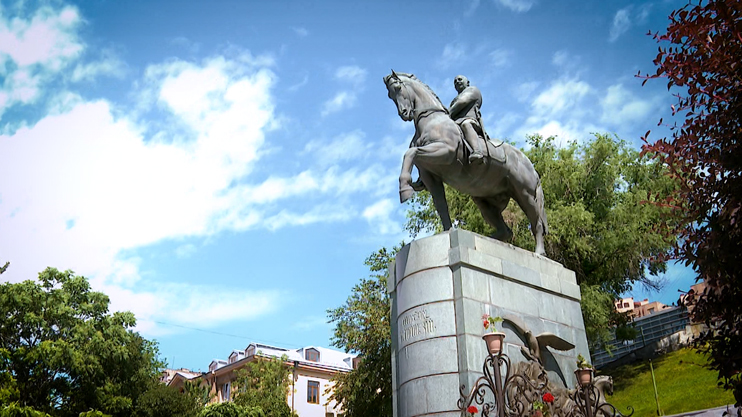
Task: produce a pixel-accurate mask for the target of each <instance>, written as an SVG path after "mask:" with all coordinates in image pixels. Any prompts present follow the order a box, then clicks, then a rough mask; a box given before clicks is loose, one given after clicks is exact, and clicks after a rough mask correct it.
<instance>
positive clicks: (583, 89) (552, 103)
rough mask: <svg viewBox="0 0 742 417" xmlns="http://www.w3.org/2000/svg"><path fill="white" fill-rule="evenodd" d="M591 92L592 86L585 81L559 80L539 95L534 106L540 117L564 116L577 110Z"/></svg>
mask: <svg viewBox="0 0 742 417" xmlns="http://www.w3.org/2000/svg"><path fill="white" fill-rule="evenodd" d="M591 90H592V89H591V87H590V85H589V84H587V83H586V82H584V81H578V80H558V81H555V82H554V83H552V85H551V86H550V87H549V88H548V89H547V90H546V91H543V92H542V93H541V94H539V95H538V96H537V97H536V98H535V99H534V101H533V103H532V106H533V109H534V110H535V112H536V114H538V115H544V116H549V117H554V116H558V115H560V114H564V112H565V111H570V110H571V111H574V110H577V109H578V104H579V103H580V101H581V100H582V99H583V98H584V97H585V96H586V95H587V94H589V93H590V92H591Z"/></svg>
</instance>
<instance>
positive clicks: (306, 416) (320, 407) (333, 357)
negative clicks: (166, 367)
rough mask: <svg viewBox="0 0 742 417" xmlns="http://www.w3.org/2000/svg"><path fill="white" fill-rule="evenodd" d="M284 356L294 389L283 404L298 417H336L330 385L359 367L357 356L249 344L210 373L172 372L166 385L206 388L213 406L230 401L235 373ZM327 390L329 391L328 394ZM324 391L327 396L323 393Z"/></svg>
mask: <svg viewBox="0 0 742 417" xmlns="http://www.w3.org/2000/svg"><path fill="white" fill-rule="evenodd" d="M284 355H285V356H286V357H287V358H288V359H287V364H288V365H289V366H291V367H292V377H293V378H292V379H293V386H292V387H290V388H289V394H288V397H287V398H286V401H287V403H288V405H289V407H291V409H292V410H294V411H295V412H296V413H297V414H298V415H299V417H339V416H342V415H343V410H342V409H341V408H340V406H339V404H336V403H335V402H334V401H330V400H329V397H330V395H331V393H332V384H333V383H332V381H330V379H331V378H332V377H333V376H334V375H335V374H337V373H338V372H350V371H351V370H352V369H354V368H355V367H356V366H357V364H358V360H359V359H358V358H357V357H356V355H352V354H348V353H344V352H340V351H337V350H333V349H327V348H323V347H317V346H308V347H304V348H300V349H284V348H280V347H275V346H269V345H263V344H259V343H251V344H249V345H248V346H247V347H246V348H245V350H233V351H232V353H231V354H230V355H229V357H228V358H227V360H222V359H215V360H213V361H211V363H210V364H209V371H208V372H203V373H200V374H195V375H193V374H188V373H186V372H179V371H176V372H173V375H172V377H170V379H169V380H168V381H167V384H168V385H169V386H173V387H178V388H179V387H183V385H184V384H185V381H191V382H193V383H197V384H200V385H205V386H208V387H209V388H210V389H211V393H212V396H213V397H212V402H213V403H216V402H224V401H230V400H231V399H232V393H233V392H234V390H235V389H236V388H235V387H234V381H235V380H236V379H237V373H236V371H237V370H239V369H242V368H244V367H245V366H246V365H247V364H248V363H250V362H253V361H256V360H261V359H262V360H265V359H270V358H281V357H282V356H284ZM328 388H329V390H328ZM325 391H327V393H325Z"/></svg>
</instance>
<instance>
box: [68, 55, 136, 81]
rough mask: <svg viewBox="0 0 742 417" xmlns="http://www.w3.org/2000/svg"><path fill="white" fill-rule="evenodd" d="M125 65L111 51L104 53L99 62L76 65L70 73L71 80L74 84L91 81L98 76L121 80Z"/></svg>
mask: <svg viewBox="0 0 742 417" xmlns="http://www.w3.org/2000/svg"><path fill="white" fill-rule="evenodd" d="M125 70H126V64H125V63H124V62H122V61H121V60H120V59H119V58H118V57H117V56H115V55H114V53H113V52H111V51H105V52H104V53H103V56H102V57H101V59H100V60H97V61H93V62H88V63H78V64H77V65H76V66H75V69H74V70H73V71H72V76H71V79H72V81H74V82H79V81H91V80H94V79H96V78H98V77H99V76H102V75H105V76H111V77H116V78H121V77H123V76H124V73H125Z"/></svg>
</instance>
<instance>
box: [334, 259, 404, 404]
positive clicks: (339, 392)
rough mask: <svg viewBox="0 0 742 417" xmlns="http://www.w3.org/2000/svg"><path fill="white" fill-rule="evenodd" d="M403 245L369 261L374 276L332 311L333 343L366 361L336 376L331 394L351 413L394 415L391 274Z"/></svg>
mask: <svg viewBox="0 0 742 417" xmlns="http://www.w3.org/2000/svg"><path fill="white" fill-rule="evenodd" d="M398 250H399V248H393V249H392V250H387V249H386V248H382V249H380V250H379V251H377V252H375V253H373V254H372V255H371V256H369V257H368V258H367V259H366V265H367V266H368V267H369V269H370V270H371V272H372V275H371V277H369V278H364V279H361V282H360V283H358V284H357V285H356V286H355V287H353V291H352V293H351V295H350V296H349V297H348V299H347V300H346V302H345V304H344V305H342V306H340V307H338V308H336V309H332V310H328V312H327V313H328V317H329V319H330V322H331V323H334V324H335V331H334V334H333V337H332V344H333V346H336V347H338V348H341V349H344V350H345V351H346V352H355V353H358V354H359V356H360V357H361V359H362V360H361V362H360V364H359V365H358V367H357V368H356V369H354V370H353V371H351V372H349V373H345V374H340V373H338V374H337V375H336V376H335V389H334V392H333V393H332V396H331V397H330V398H331V399H332V400H335V401H337V402H338V403H340V404H342V407H343V409H344V410H345V412H346V416H347V417H377V416H380V417H384V416H391V415H392V378H391V377H392V370H391V362H390V359H389V358H391V355H392V347H391V330H390V326H389V323H390V321H389V296H388V294H387V292H386V277H387V268H388V266H389V263H390V262H391V261H392V260H393V259H394V255H395V254H396V253H397V251H398Z"/></svg>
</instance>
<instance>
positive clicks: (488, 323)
mask: <svg viewBox="0 0 742 417" xmlns="http://www.w3.org/2000/svg"><path fill="white" fill-rule="evenodd" d="M482 325H483V326H484V328H485V329H486V328H489V327H490V322H489V321H487V320H482Z"/></svg>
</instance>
